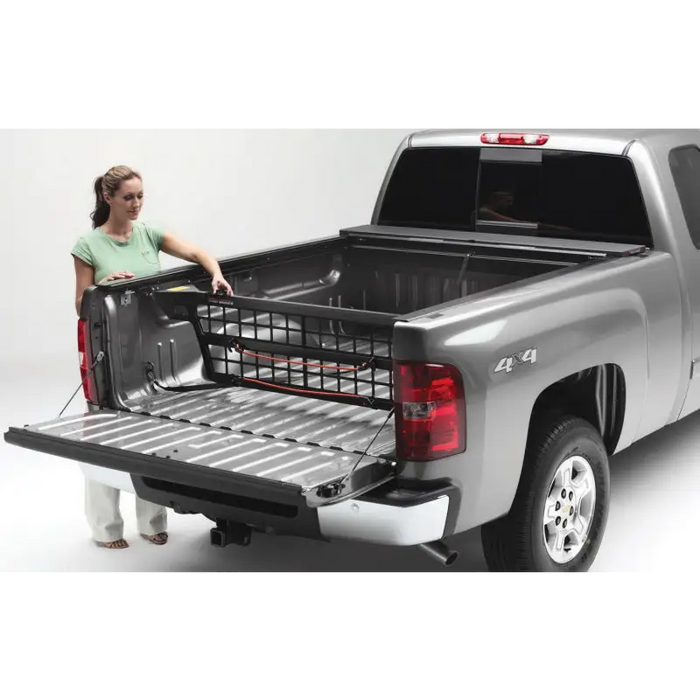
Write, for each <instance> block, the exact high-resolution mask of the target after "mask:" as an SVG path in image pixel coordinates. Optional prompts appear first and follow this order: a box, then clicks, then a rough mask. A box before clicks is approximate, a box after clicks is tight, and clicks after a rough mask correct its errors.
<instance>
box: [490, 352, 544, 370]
mask: <svg viewBox="0 0 700 700" xmlns="http://www.w3.org/2000/svg"><path fill="white" fill-rule="evenodd" d="M526 362H529V363H530V364H533V365H534V364H535V362H537V348H528V349H527V350H522V351H521V352H516V353H515V355H508V357H504V358H502V359H501V360H500V361H499V362H498V364H497V365H496V369H495V370H494V372H512V371H513V368H514V367H516V366H517V365H523V364H525V363H526Z"/></svg>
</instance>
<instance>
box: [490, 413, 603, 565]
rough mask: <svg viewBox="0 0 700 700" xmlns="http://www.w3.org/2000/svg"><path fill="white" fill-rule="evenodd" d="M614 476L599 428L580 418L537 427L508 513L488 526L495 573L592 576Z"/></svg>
mask: <svg viewBox="0 0 700 700" xmlns="http://www.w3.org/2000/svg"><path fill="white" fill-rule="evenodd" d="M609 501H610V474H609V467H608V456H607V452H606V450H605V445H604V444H603V441H602V439H601V437H600V434H599V433H598V431H597V430H596V429H595V428H594V427H593V426H592V425H591V424H590V423H588V422H587V421H585V420H583V419H581V418H577V417H572V416H569V417H563V418H558V419H554V420H553V421H551V422H549V423H546V424H544V425H542V426H541V427H540V428H539V429H535V430H534V431H533V433H532V438H531V440H530V443H529V445H528V448H527V450H526V455H525V460H524V464H523V471H522V475H521V478H520V483H519V484H518V490H517V492H516V495H515V500H514V502H513V506H512V508H511V510H510V512H509V513H508V515H506V516H504V517H502V518H499V519H498V520H495V521H493V522H490V523H487V524H486V525H484V526H483V527H482V529H481V542H482V546H483V551H484V556H485V558H486V563H487V564H488V567H489V569H490V570H491V571H587V570H588V569H589V568H590V566H591V564H592V563H593V560H594V559H595V557H596V554H597V553H598V549H599V547H600V543H601V540H602V537H603V532H604V531H605V525H606V522H607V517H608V508H609Z"/></svg>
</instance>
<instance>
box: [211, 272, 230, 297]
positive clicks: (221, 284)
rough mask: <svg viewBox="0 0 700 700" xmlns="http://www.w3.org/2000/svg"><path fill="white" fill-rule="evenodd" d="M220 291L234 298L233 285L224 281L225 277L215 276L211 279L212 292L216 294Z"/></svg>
mask: <svg viewBox="0 0 700 700" xmlns="http://www.w3.org/2000/svg"><path fill="white" fill-rule="evenodd" d="M219 290H221V291H222V292H226V294H228V295H229V296H233V289H231V285H230V284H229V283H228V282H227V281H226V280H225V279H224V276H223V275H214V276H213V277H212V278H211V291H212V293H213V294H216V293H217V292H218V291H219Z"/></svg>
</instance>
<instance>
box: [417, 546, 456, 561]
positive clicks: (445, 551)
mask: <svg viewBox="0 0 700 700" xmlns="http://www.w3.org/2000/svg"><path fill="white" fill-rule="evenodd" d="M418 546H419V547H420V548H421V549H422V550H423V551H424V552H425V553H426V554H429V555H430V556H431V557H433V559H437V560H438V561H439V562H440V563H441V564H443V565H444V566H452V564H454V563H455V562H456V561H457V559H458V558H459V552H455V550H454V549H450V548H449V547H448V546H447V545H446V544H445V543H444V541H443V540H438V541H437V542H426V543H425V544H419V545H418Z"/></svg>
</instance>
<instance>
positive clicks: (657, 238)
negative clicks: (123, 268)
mask: <svg viewBox="0 0 700 700" xmlns="http://www.w3.org/2000/svg"><path fill="white" fill-rule="evenodd" d="M232 247H235V241H234V242H232ZM698 248H700V132H697V131H619V132H615V131H599V132H585V131H561V132H556V131H549V132H547V133H492V132H480V131H429V132H420V133H416V134H413V135H411V136H410V137H409V138H407V139H406V140H405V141H404V142H403V143H401V144H400V146H399V148H398V150H397V152H396V155H395V157H394V158H393V160H392V162H391V165H390V167H389V170H388V173H387V175H386V178H385V181H384V183H383V186H382V188H381V191H380V193H379V196H378V199H377V203H376V207H375V210H374V213H373V216H372V220H371V224H370V225H368V226H360V227H356V228H349V229H346V230H342V231H340V235H338V236H334V237H331V238H328V239H323V240H318V241H313V242H309V243H305V244H299V245H292V246H287V247H284V248H279V249H276V250H270V251H266V252H263V253H257V254H252V255H243V256H238V257H233V258H230V259H226V260H223V261H221V266H222V270H223V271H224V274H225V275H226V277H227V279H228V280H229V282H230V283H231V284H232V286H233V288H234V290H235V294H234V296H232V297H221V296H214V295H211V294H209V293H208V292H207V284H208V282H207V279H206V274H205V273H204V271H203V270H202V269H201V268H199V267H196V266H187V267H182V268H178V269H175V270H169V271H167V272H163V273H162V274H159V275H157V276H154V277H149V278H141V279H137V280H132V281H126V282H119V283H115V284H110V285H97V286H94V287H92V288H90V289H89V290H87V292H86V293H85V295H84V299H83V304H82V310H81V318H80V321H79V327H78V343H79V352H80V361H81V372H82V377H83V388H84V393H85V397H86V399H87V401H88V409H89V410H87V411H83V412H80V413H79V414H74V415H70V416H67V417H61V418H56V419H53V420H48V421H46V422H43V423H41V424H37V425H28V426H25V427H12V428H9V430H8V431H7V432H6V433H5V440H6V441H7V442H9V443H12V444H14V445H18V446H20V447H24V448H28V449H32V450H39V451H41V452H46V453H49V454H54V455H58V456H61V457H66V458H70V459H74V460H77V461H79V462H80V463H81V464H82V465H83V466H82V468H83V470H84V471H85V473H86V474H87V475H88V476H90V477H91V478H94V479H98V480H102V481H105V482H106V483H109V484H112V485H115V486H118V487H120V488H123V489H128V490H131V491H133V492H135V493H137V494H139V495H140V496H141V497H142V498H144V499H147V500H149V501H152V502H155V503H160V504H163V505H165V506H168V507H170V508H173V509H174V510H175V511H176V512H179V513H200V514H203V515H205V516H207V517H208V518H209V519H211V520H212V521H214V523H215V526H214V527H212V530H211V540H212V543H214V544H217V545H226V544H229V543H236V544H248V543H249V542H250V539H251V535H252V533H253V532H254V531H255V532H262V533H266V534H268V535H296V536H301V537H309V538H316V539H322V540H329V541H332V540H343V539H344V540H354V541H363V542H372V543H380V544H385V545H396V546H409V545H419V546H421V547H422V548H423V549H425V550H426V552H428V553H430V554H431V555H433V556H434V557H436V558H437V559H438V560H440V561H442V562H443V563H445V564H451V563H452V562H453V561H454V560H455V558H456V556H457V553H456V552H455V551H453V550H452V549H451V548H450V547H449V546H448V544H447V543H446V542H445V538H447V537H449V536H451V535H454V534H456V533H460V532H464V531H466V530H469V529H471V528H475V527H478V526H481V537H482V543H483V549H484V554H485V558H486V561H487V564H488V566H489V568H490V569H491V570H508V571H513V570H528V571H584V570H587V569H588V568H589V567H590V566H591V564H592V562H593V560H594V558H595V556H596V553H597V551H598V549H599V546H600V543H601V540H602V537H603V532H604V530H605V525H606V519H607V514H608V508H609V503H610V486H609V467H608V463H609V460H610V458H611V457H612V456H613V455H614V454H616V453H618V452H620V451H621V450H623V449H625V448H626V447H629V445H631V444H632V443H633V442H635V441H636V440H639V439H640V438H643V437H644V436H646V435H649V434H650V433H652V432H654V431H655V430H658V429H659V428H661V427H663V426H665V425H667V424H669V423H672V422H674V421H677V420H679V419H681V418H683V417H685V416H687V415H688V414H690V413H691V412H693V411H695V410H696V409H697V408H698V407H700V377H699V376H698V375H700V250H698Z"/></svg>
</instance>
